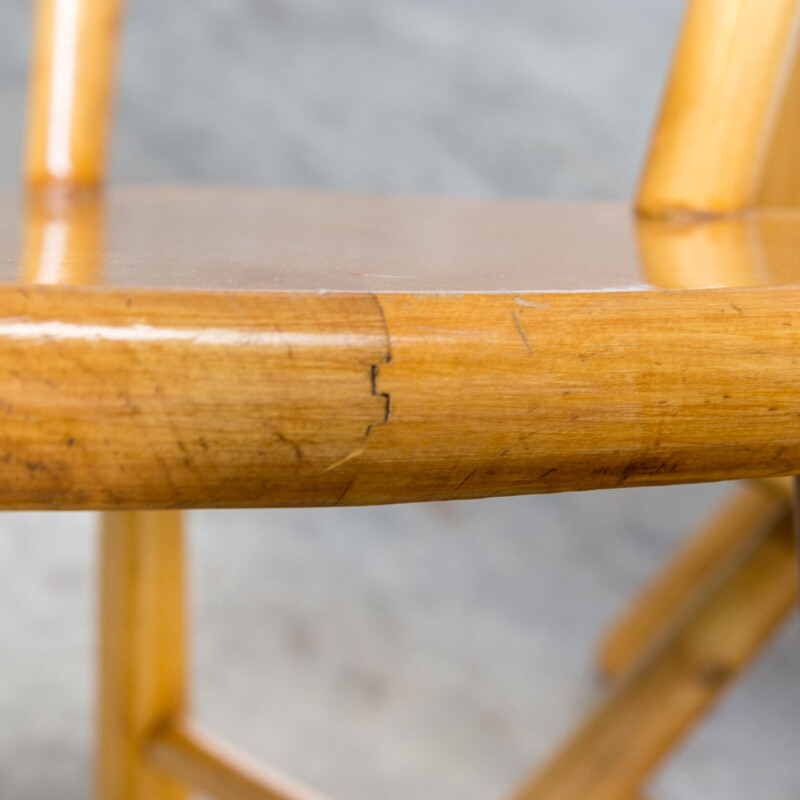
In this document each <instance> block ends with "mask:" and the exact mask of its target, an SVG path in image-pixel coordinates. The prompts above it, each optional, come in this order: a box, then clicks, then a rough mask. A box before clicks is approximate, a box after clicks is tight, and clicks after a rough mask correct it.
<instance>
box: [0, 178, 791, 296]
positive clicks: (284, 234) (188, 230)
mask: <svg viewBox="0 0 800 800" xmlns="http://www.w3.org/2000/svg"><path fill="white" fill-rule="evenodd" d="M799 243H800V211H795V210H791V209H772V210H761V211H752V212H747V213H742V214H737V215H734V216H731V217H725V218H721V219H702V220H700V221H697V220H692V219H678V220H675V219H671V220H655V219H651V218H648V219H643V220H639V219H636V218H635V217H634V215H633V214H632V213H631V210H630V208H629V206H627V205H626V204H624V203H566V202H555V203H543V202H540V201H533V200H507V201H489V200H481V199H467V198H442V197H417V198H411V197H407V198H393V197H387V196H379V195H366V194H355V193H353V194H333V193H312V192H304V191H297V190H287V189H255V188H249V189H248V188H245V189H233V188H224V187H223V188H220V187H203V186H196V187H167V186H164V187H135V186H133V187H124V188H119V189H111V190H109V191H108V192H106V193H104V194H102V195H101V194H97V193H92V192H85V191H84V192H81V191H75V190H73V191H66V190H58V189H56V190H55V191H46V192H42V191H37V192H32V193H30V194H29V196H28V197H26V198H23V199H20V198H19V196H18V195H16V194H15V193H13V192H0V284H2V283H14V282H16V281H17V278H18V275H19V273H20V271H21V272H22V273H23V275H24V276H25V278H26V279H28V280H32V279H35V280H37V281H38V282H45V283H54V282H62V283H73V284H74V283H92V282H99V281H102V282H103V284H104V285H105V286H108V287H118V288H146V289H154V290H155V289H175V290H186V291H189V290H195V289H202V290H213V291H217V290H219V291H239V292H243V291H247V292H261V293H270V292H281V291H312V292H316V291H334V292H336V291H338V292H375V293H396V292H403V293H418V294H439V293H442V292H446V293H450V294H455V293H488V292H492V293H508V294H512V293H519V292H522V293H526V292H563V291H568V292H580V291H585V292H590V291H591V292H594V291H614V290H616V291H629V290H631V289H637V288H642V289H646V288H649V287H653V288H655V287H663V288H668V289H678V288H684V289H692V288H705V287H724V286H740V287H755V286H763V285H789V284H798V285H800V248H798V244H799Z"/></svg>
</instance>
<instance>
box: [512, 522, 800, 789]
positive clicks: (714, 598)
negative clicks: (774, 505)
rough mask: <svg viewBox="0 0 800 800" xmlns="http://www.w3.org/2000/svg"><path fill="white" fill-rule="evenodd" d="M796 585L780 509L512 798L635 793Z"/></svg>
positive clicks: (790, 599) (775, 618)
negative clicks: (770, 523) (676, 625)
mask: <svg viewBox="0 0 800 800" xmlns="http://www.w3.org/2000/svg"><path fill="white" fill-rule="evenodd" d="M796 593H797V565H796V563H795V551H794V540H793V534H792V528H791V522H790V519H789V515H788V514H785V515H784V517H783V518H782V519H781V521H780V522H779V523H778V524H776V526H775V527H774V528H773V530H772V531H770V532H769V534H768V535H766V536H765V537H764V538H763V539H762V540H761V541H760V542H758V543H757V544H755V545H754V547H753V548H752V550H751V551H750V552H749V553H747V554H746V555H745V556H744V558H743V561H742V562H741V563H740V564H739V565H738V566H737V567H735V568H734V569H733V570H732V572H731V573H730V574H729V575H728V576H727V578H725V579H723V580H721V581H720V583H719V584H718V586H717V588H716V590H715V592H714V593H713V595H711V596H710V597H707V598H705V599H704V600H703V601H702V602H701V603H700V604H698V606H697V607H696V608H694V609H693V610H692V612H691V613H690V614H689V615H688V617H687V619H686V620H685V622H684V624H683V626H682V627H681V629H680V630H679V631H678V632H677V633H675V634H674V635H673V637H672V638H671V639H670V640H669V641H667V642H665V643H664V644H663V645H662V647H661V649H660V650H659V651H658V652H657V653H656V654H654V655H653V656H651V657H650V659H649V660H648V661H646V662H645V663H644V664H642V665H641V666H640V667H639V668H637V669H636V670H635V671H634V672H633V673H632V674H630V675H629V676H628V677H627V678H626V679H625V680H623V681H620V682H619V683H618V684H617V685H616V686H615V688H614V689H613V690H612V692H611V693H610V696H609V698H608V699H607V700H606V701H605V702H604V703H602V704H601V706H600V707H599V708H598V709H597V711H596V712H595V713H594V714H592V715H591V716H590V717H589V719H588V720H587V721H586V722H585V723H584V724H583V725H582V726H581V727H580V729H579V730H578V731H577V733H576V734H575V735H574V736H573V737H572V738H571V739H570V740H569V741H568V742H567V743H566V745H565V746H564V747H563V748H562V749H561V751H560V752H558V753H557V755H556V756H555V758H553V759H552V760H551V761H550V762H549V763H548V764H546V765H545V767H544V769H542V770H540V771H539V772H538V773H537V774H535V775H534V776H533V777H532V778H531V779H530V780H529V781H527V782H526V783H525V784H524V785H523V786H522V788H521V789H520V790H519V791H518V792H516V793H515V794H513V795H512V797H513V800H624V799H625V798H630V797H636V793H637V792H639V791H640V790H641V786H642V784H643V782H644V781H645V780H646V778H647V777H648V775H649V774H650V772H651V771H652V770H653V769H654V768H655V767H656V766H657V765H658V764H659V762H660V761H661V759H662V758H663V757H664V755H665V754H666V753H667V752H668V751H669V750H670V749H671V748H673V747H674V746H675V745H676V744H677V743H678V741H679V740H680V739H681V737H682V736H684V735H685V734H686V733H687V732H688V731H689V730H690V729H691V728H692V726H693V724H694V723H695V721H696V720H697V719H698V717H700V716H701V714H703V713H704V712H705V711H707V710H708V709H709V708H710V707H711V705H712V704H713V702H714V701H715V700H716V699H717V698H718V697H719V696H720V694H721V692H722V690H723V689H725V688H726V687H727V686H728V685H729V684H730V682H731V681H732V679H733V678H734V677H735V676H736V675H738V674H739V673H740V672H741V670H742V669H743V667H744V666H745V665H746V663H747V662H748V661H749V660H750V659H751V658H752V657H753V656H754V655H755V654H756V653H757V652H758V651H759V649H760V648H761V646H762V644H763V642H764V640H765V639H766V638H767V637H768V635H769V634H770V633H771V632H772V631H773V629H774V628H775V627H776V626H777V623H778V622H780V621H781V619H782V618H783V617H784V615H785V614H786V613H787V611H788V610H789V609H790V608H791V607H792V606H793V604H794V602H795V598H796Z"/></svg>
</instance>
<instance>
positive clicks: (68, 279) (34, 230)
mask: <svg viewBox="0 0 800 800" xmlns="http://www.w3.org/2000/svg"><path fill="white" fill-rule="evenodd" d="M24 202H25V205H24V211H23V223H22V254H21V259H20V261H21V263H20V279H21V280H22V282H23V283H44V284H72V285H85V284H93V283H99V282H101V281H102V278H103V223H104V216H105V215H104V204H103V195H102V192H101V191H99V190H96V189H93V188H70V187H67V186H59V185H55V186H49V187H45V186H42V187H38V188H33V189H31V190H30V191H29V192H28V194H27V196H26V198H25V201H24Z"/></svg>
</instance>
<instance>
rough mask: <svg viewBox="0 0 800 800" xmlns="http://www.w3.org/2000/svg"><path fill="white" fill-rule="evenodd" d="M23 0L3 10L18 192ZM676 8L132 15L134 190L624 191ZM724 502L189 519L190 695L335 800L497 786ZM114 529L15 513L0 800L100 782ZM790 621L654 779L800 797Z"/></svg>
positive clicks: (128, 139)
mask: <svg viewBox="0 0 800 800" xmlns="http://www.w3.org/2000/svg"><path fill="white" fill-rule="evenodd" d="M29 5H30V4H29V2H28V1H27V0H5V2H4V3H3V4H2V6H1V7H0V111H1V112H2V118H3V121H4V124H3V126H2V134H0V181H2V182H4V183H7V184H8V183H14V182H16V181H17V178H18V172H19V160H20V142H21V135H22V118H23V108H24V84H25V80H26V75H27V55H28V43H29V32H30V19H29V14H30V7H29ZM681 6H682V3H681V2H679V0H604V2H602V3H601V2H595V1H594V0H280V1H278V0H191V2H189V1H188V0H130V3H129V9H128V18H127V29H126V33H125V40H124V52H123V57H122V65H121V66H122V69H121V80H120V85H121V96H120V102H119V104H118V125H117V131H116V141H115V146H114V154H113V174H114V178H115V179H116V180H119V181H141V180H147V181H162V182H163V181H178V180H180V181H195V182H199V181H215V182H219V181H222V182H246V183H261V182H266V183H271V184H290V185H303V186H311V185H316V186H325V187H341V188H348V189H370V190H394V191H402V192H412V191H413V192H445V193H469V194H483V195H493V194H517V195H542V196H550V197H592V198H595V197H600V198H605V197H613V198H617V197H625V196H629V195H630V194H631V192H632V191H633V187H634V184H635V180H636V175H637V170H638V167H639V164H640V162H641V159H642V155H643V152H644V146H645V142H646V139H647V135H648V132H649V129H650V126H651V120H652V116H653V114H654V111H655V108H656V106H657V102H658V96H659V92H660V88H661V85H662V79H663V75H664V72H665V69H666V67H667V64H668V60H669V53H670V49H671V46H672V42H673V40H674V36H675V33H676V30H677V25H678V22H679V17H680V13H681ZM726 490H727V488H726V487H724V486H698V487H683V488H671V489H653V490H627V491H625V492H603V493H588V494H584V495H562V496H548V497H533V498H514V499H509V500H497V499H495V500H489V501H478V502H464V503H457V504H456V503H453V504H430V505H417V506H405V507H395V508H378V509H338V510H333V511H314V510H310V511H278V512H269V511H265V512H211V513H194V514H192V515H191V517H190V521H191V524H192V527H193V531H194V532H193V535H192V541H191V556H192V566H193V592H194V595H193V603H194V607H195V633H196V639H195V653H194V660H195V670H196V672H195V697H196V707H197V710H198V714H199V716H200V718H201V720H202V721H203V722H204V723H206V724H207V725H208V726H210V727H211V728H212V729H213V730H215V731H216V732H218V733H219V734H222V735H224V736H226V737H228V738H229V739H231V740H232V741H233V742H235V743H237V744H239V745H241V746H242V747H244V748H246V749H248V750H249V751H251V752H252V753H253V754H255V755H258V756H260V757H262V758H267V759H269V760H271V761H272V762H273V763H275V764H276V765H278V766H279V767H281V768H283V769H285V770H288V771H290V772H292V773H294V774H295V775H297V776H298V777H300V778H301V779H303V780H305V781H307V782H309V783H311V784H313V785H315V786H317V787H319V788H320V789H322V790H324V791H325V792H327V793H329V794H330V795H331V796H332V797H335V798H340V799H341V800H401V798H402V800H410V799H412V798H413V799H415V798H426V800H428V799H429V800H479V799H480V800H487V799H488V798H500V797H502V796H503V794H504V793H505V792H506V791H507V790H508V789H509V788H510V787H511V786H512V785H513V784H514V783H515V782H516V781H517V780H518V779H519V777H520V776H521V775H522V774H524V773H525V772H526V771H527V770H528V768H529V767H530V766H531V765H532V764H533V763H534V762H536V761H540V760H541V759H543V758H544V757H545V756H546V755H547V753H548V752H549V751H550V750H551V749H552V748H553V747H554V746H555V744H556V743H557V741H558V739H559V737H561V736H563V735H564V734H565V733H566V732H567V731H568V730H569V727H570V725H571V724H572V723H573V721H574V720H575V719H577V718H578V717H579V716H580V714H581V713H583V712H584V711H585V709H587V708H588V707H590V705H591V704H592V703H593V702H594V700H595V699H596V698H597V696H598V693H599V687H598V685H597V681H596V679H595V677H594V674H593V670H592V661H591V659H592V648H593V646H594V643H595V641H596V638H597V636H598V634H599V632H600V631H601V630H602V627H603V626H604V625H605V624H607V623H608V622H609V621H610V620H611V619H613V617H614V614H615V613H616V612H617V611H618V610H619V609H620V608H621V607H622V606H623V605H624V603H625V600H626V598H627V597H628V596H629V595H630V593H631V592H633V591H634V590H635V589H636V588H637V587H638V586H639V585H640V583H641V582H642V581H643V580H644V579H646V577H647V576H648V575H649V574H650V573H651V571H652V570H653V569H654V568H655V567H656V565H658V564H659V563H660V562H661V561H662V560H663V559H664V558H665V557H666V555H667V554H668V553H669V552H670V550H671V549H672V548H674V547H675V546H676V545H677V543H678V542H679V541H680V538H681V536H682V535H683V532H684V531H685V529H686V526H687V525H689V524H690V523H691V522H692V521H694V520H696V519H697V518H698V517H699V516H701V515H702V514H703V513H704V512H705V511H707V510H708V509H709V508H710V507H711V506H713V504H714V503H715V502H716V501H717V500H718V499H719V498H720V497H721V496H722V495H724V493H725V492H726ZM94 527H95V519H94V518H93V517H92V516H91V515H87V514H71V515H68V514H6V515H4V516H2V517H1V518H0V797H2V798H3V800H22V799H23V798H24V800H51V799H52V798H54V797H58V798H60V800H72V799H73V798H74V799H75V800H77V799H78V798H85V797H87V796H88V794H89V791H90V782H91V768H90V764H91V762H90V754H91V734H92V713H93V696H92V688H91V687H92V679H93V647H94V627H93V622H94V619H93V614H94V564H95V535H94ZM798 638H800V637H798V632H797V630H796V622H795V621H793V622H792V623H791V624H789V625H788V626H787V627H786V628H785V629H784V633H783V634H782V635H781V636H780V637H779V638H778V640H777V641H776V643H775V644H774V645H773V646H772V647H771V648H770V650H769V652H768V653H767V654H766V656H765V657H763V658H762V659H760V660H759V663H758V665H757V667H756V669H755V670H754V671H753V672H752V673H750V675H748V677H747V678H746V679H745V680H744V681H743V682H742V683H741V684H740V685H739V686H738V687H737V688H736V690H735V691H734V692H733V693H732V694H731V695H730V696H729V698H728V699H727V700H726V701H725V702H724V704H723V705H722V706H721V707H720V708H719V710H718V711H716V712H715V714H714V715H713V717H712V718H711V719H710V720H709V721H708V722H707V723H706V724H705V725H704V726H703V727H702V729H701V730H700V732H699V733H698V734H696V735H695V736H693V737H692V739H691V740H690V741H689V743H688V744H687V746H686V747H684V748H683V749H682V751H681V753H680V755H679V757H678V758H677V759H676V760H674V761H673V762H671V764H670V765H669V766H668V767H667V769H666V770H665V771H663V772H662V773H661V774H660V775H659V776H658V778H657V780H656V785H655V787H654V789H653V796H654V797H658V798H661V800H690V799H691V800H695V799H696V800H707V799H708V798H725V799H726V800H745V798H747V799H748V800H752V798H754V797H757V798H764V800H784V799H785V800H789V798H793V799H794V800H796V798H797V797H798V796H800V767H798V759H797V752H798V750H797V747H798V739H799V738H800V737H798V720H800V686H799V685H798V681H800V672H798V666H800V664H799V662H800V647H798V644H800V642H798Z"/></svg>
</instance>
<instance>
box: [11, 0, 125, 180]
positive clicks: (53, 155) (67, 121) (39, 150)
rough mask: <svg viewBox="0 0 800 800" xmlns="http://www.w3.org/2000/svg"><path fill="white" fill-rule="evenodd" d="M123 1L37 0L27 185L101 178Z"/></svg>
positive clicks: (26, 166) (28, 134) (106, 146)
mask: <svg viewBox="0 0 800 800" xmlns="http://www.w3.org/2000/svg"><path fill="white" fill-rule="evenodd" d="M122 6H123V2H122V0H38V2H37V3H36V20H35V24H34V50H33V52H34V60H33V69H32V78H31V84H30V98H29V106H28V133H27V154H26V163H25V178H26V182H27V183H28V184H29V185H40V184H49V183H52V182H64V183H66V184H69V185H73V186H75V185H83V186H87V185H88V186H95V185H99V184H100V183H101V182H102V179H103V177H104V174H105V162H106V154H107V149H108V135H109V129H110V124H111V108H112V103H111V94H112V89H113V82H114V72H115V62H116V45H117V38H118V28H119V24H120V17H121V13H122Z"/></svg>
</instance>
